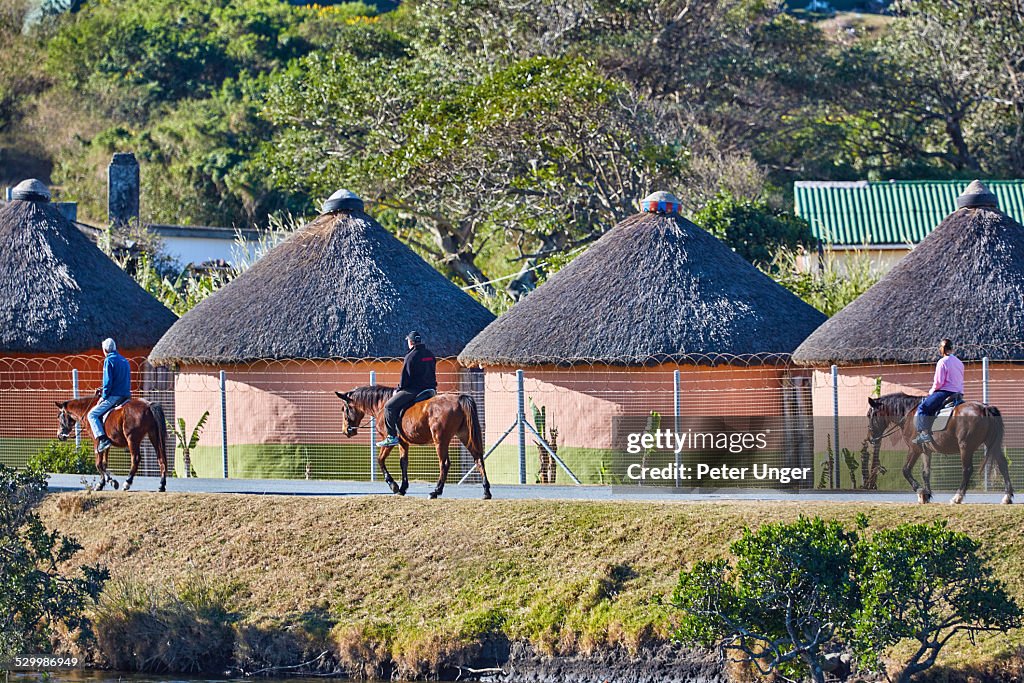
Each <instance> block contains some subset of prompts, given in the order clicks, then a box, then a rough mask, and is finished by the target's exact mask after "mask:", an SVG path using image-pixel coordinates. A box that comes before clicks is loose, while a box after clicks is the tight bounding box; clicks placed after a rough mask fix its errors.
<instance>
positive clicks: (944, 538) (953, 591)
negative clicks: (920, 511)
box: [853, 521, 1021, 683]
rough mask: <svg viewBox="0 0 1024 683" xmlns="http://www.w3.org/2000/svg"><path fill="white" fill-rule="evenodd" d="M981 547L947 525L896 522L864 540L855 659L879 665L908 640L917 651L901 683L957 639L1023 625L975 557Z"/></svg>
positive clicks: (986, 567)
mask: <svg viewBox="0 0 1024 683" xmlns="http://www.w3.org/2000/svg"><path fill="white" fill-rule="evenodd" d="M980 548H981V546H980V544H979V543H978V542H977V541H974V540H973V539H971V538H969V537H968V536H967V535H966V534H964V533H961V532H958V531H953V530H951V529H949V528H947V526H946V522H945V521H939V522H935V523H934V524H931V525H927V524H902V525H900V526H898V527H896V528H895V529H889V530H883V531H878V532H876V533H875V534H874V535H873V536H872V537H871V538H870V539H866V540H864V541H862V543H861V547H860V548H859V550H858V555H859V567H858V572H859V574H860V576H861V577H863V579H864V580H863V581H862V585H861V589H862V592H863V594H862V598H861V600H862V606H861V608H860V609H859V610H858V611H857V613H856V615H855V616H854V622H853V624H854V633H855V640H856V645H857V650H858V652H859V653H860V658H861V660H862V661H863V662H864V663H865V664H866V665H868V666H871V667H873V668H879V667H880V666H881V662H880V658H879V655H880V653H881V652H882V651H883V650H884V649H885V648H887V647H889V646H892V645H895V644H897V643H900V642H903V641H908V640H909V641H911V642H913V643H914V645H915V646H916V649H915V650H914V651H913V653H912V654H911V655H910V657H909V659H908V660H907V661H906V662H905V664H904V667H903V670H902V671H901V672H900V673H899V677H898V678H897V680H898V681H899V683H908V682H909V681H910V680H911V679H912V678H913V676H914V675H916V674H918V673H920V672H922V671H924V670H925V669H927V668H929V667H930V666H932V665H933V664H934V663H935V661H936V659H937V657H938V655H939V653H940V651H941V650H942V648H943V647H944V646H945V645H946V644H947V643H948V642H949V641H950V639H951V638H952V637H953V636H955V635H957V634H958V633H966V634H967V635H968V637H970V638H971V639H972V642H973V638H974V636H975V634H977V633H979V632H982V631H1007V630H1009V629H1011V628H1019V627H1020V626H1021V609H1020V607H1019V606H1018V605H1017V603H1016V602H1015V601H1014V600H1013V598H1011V597H1010V596H1009V594H1007V592H1006V588H1005V587H1004V586H1003V583H1002V582H1001V581H999V580H998V579H995V578H993V576H992V569H991V567H990V566H989V565H987V564H986V563H985V561H984V559H983V558H982V556H981V555H980V554H979V550H980Z"/></svg>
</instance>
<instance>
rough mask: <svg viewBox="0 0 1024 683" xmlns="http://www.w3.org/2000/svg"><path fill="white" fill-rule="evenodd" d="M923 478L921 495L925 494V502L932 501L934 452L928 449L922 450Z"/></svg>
mask: <svg viewBox="0 0 1024 683" xmlns="http://www.w3.org/2000/svg"><path fill="white" fill-rule="evenodd" d="M921 478H922V479H923V480H924V486H923V487H922V488H921V495H922V496H924V502H926V503H930V502H931V500H932V454H931V453H929V452H928V451H927V450H924V451H922V452H921Z"/></svg>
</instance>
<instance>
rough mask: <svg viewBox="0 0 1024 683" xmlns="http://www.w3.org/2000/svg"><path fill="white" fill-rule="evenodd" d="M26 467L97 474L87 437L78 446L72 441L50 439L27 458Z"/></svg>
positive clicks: (58, 471)
mask: <svg viewBox="0 0 1024 683" xmlns="http://www.w3.org/2000/svg"><path fill="white" fill-rule="evenodd" d="M28 467H29V468H31V469H34V470H39V471H40V472H52V473H54V474H97V472H96V457H95V455H94V453H93V451H92V447H91V446H90V445H89V440H88V439H84V440H83V442H82V444H81V445H80V446H75V443H74V442H73V441H51V442H50V443H48V444H46V446H45V447H44V448H43V449H42V450H41V451H39V452H38V453H36V454H35V455H33V456H32V457H30V458H29V459H28Z"/></svg>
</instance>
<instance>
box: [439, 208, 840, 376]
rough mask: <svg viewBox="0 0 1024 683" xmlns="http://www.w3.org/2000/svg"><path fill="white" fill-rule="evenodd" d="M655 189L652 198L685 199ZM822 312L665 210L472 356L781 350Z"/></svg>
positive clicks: (548, 358)
mask: <svg viewBox="0 0 1024 683" xmlns="http://www.w3.org/2000/svg"><path fill="white" fill-rule="evenodd" d="M666 196H667V197H669V198H670V199H671V201H669V200H665V199H659V198H658V197H657V196H656V195H652V197H651V198H649V199H651V202H648V201H647V200H645V203H644V207H645V209H646V208H647V206H648V205H649V204H653V205H657V204H658V203H659V202H660V204H662V205H667V206H669V208H670V209H672V207H673V206H676V207H677V206H678V203H677V200H674V198H671V195H666ZM824 320H825V316H824V315H822V314H821V313H819V312H818V311H817V310H815V309H813V308H812V307H810V306H808V305H807V304H805V303H804V302H803V301H801V300H800V299H798V298H797V297H796V296H794V295H793V294H791V293H790V292H788V291H787V290H785V289H784V288H782V287H781V286H779V285H778V284H776V283H775V282H774V281H772V280H771V279H769V278H768V277H766V276H765V275H763V274H762V273H761V272H759V271H758V270H757V269H756V268H754V267H753V266H751V265H750V264H749V263H747V262H746V261H745V260H743V259H742V258H741V257H740V256H738V255H736V254H735V253H734V252H733V251H731V250H730V249H729V248H728V247H726V246H725V244H723V243H722V242H720V241H719V240H718V239H716V238H715V237H714V236H712V235H711V234H709V233H708V232H706V231H705V230H702V229H701V228H699V227H697V226H696V225H694V224H693V223H691V222H690V221H688V220H686V219H684V218H681V217H679V216H678V215H673V213H672V212H671V210H670V211H668V212H666V213H661V214H658V213H642V214H638V215H635V216H631V217H630V218H627V219H626V220H624V221H622V222H621V223H619V224H618V225H617V226H616V227H615V228H613V229H612V230H611V231H610V232H609V233H608V234H606V235H605V236H604V237H602V238H601V239H600V240H598V241H597V242H596V243H594V244H593V245H592V246H591V247H590V248H589V249H587V251H586V252H584V253H583V254H581V255H580V256H579V257H577V258H576V259H575V260H574V261H572V263H570V264H569V265H567V266H566V267H565V268H563V269H562V270H560V271H559V272H557V273H555V274H554V275H553V276H552V277H551V278H550V279H549V280H548V281H547V282H546V283H544V284H543V285H542V286H540V287H539V288H538V289H537V290H536V291H535V292H532V293H530V294H528V295H527V296H526V298H525V299H523V300H522V301H520V302H519V303H517V304H516V305H515V306H513V307H512V308H511V309H510V310H509V311H508V312H507V313H505V314H504V315H502V316H501V317H500V318H498V319H497V320H496V321H494V322H493V323H491V324H490V325H489V326H488V327H487V329H486V330H484V331H483V332H482V333H480V335H479V336H478V337H476V338H475V339H474V340H473V341H472V342H470V343H469V344H468V345H467V346H466V349H465V351H463V352H462V354H461V355H460V356H459V361H460V362H462V363H463V364H465V365H477V364H481V365H488V364H494V365H530V364H534V365H548V364H556V365H557V364H571V363H586V362H600V363H612V364H620V365H646V364H651V363H659V362H668V361H680V362H704V361H712V362H729V360H730V359H731V358H732V357H734V356H743V357H744V358H743V359H737V360H742V362H751V361H761V362H764V361H770V360H779V359H784V358H785V357H787V356H788V354H789V353H790V352H792V351H793V349H795V348H796V346H797V345H798V344H799V343H800V342H801V341H803V339H804V338H805V337H806V336H807V335H808V334H810V333H811V331H813V330H814V328H816V327H817V326H818V325H820V324H821V323H822V322H823V321H824Z"/></svg>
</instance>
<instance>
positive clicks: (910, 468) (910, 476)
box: [903, 445, 931, 503]
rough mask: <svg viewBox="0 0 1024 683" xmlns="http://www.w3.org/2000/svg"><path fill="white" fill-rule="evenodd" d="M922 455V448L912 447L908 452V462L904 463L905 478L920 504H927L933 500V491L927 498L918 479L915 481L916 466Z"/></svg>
mask: <svg viewBox="0 0 1024 683" xmlns="http://www.w3.org/2000/svg"><path fill="white" fill-rule="evenodd" d="M920 455H921V448H920V447H919V446H916V445H915V446H911V447H910V450H909V451H907V461H906V462H905V463H903V478H904V479H906V480H907V482H909V484H910V489H911V490H912V491H914V493H916V494H917V500H918V502H920V503H927V502H928V501H930V500H931V491H928V496H927V497H926V496H925V495H924V494H925V491H924V490H922V489H921V485H920V484H918V483H917V479H914V464H915V463H916V462H917V459H918V457H920Z"/></svg>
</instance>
